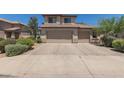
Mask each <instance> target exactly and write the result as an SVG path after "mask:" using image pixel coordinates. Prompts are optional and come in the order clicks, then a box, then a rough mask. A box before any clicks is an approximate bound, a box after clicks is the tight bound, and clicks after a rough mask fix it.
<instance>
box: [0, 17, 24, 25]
mask: <svg viewBox="0 0 124 93" xmlns="http://www.w3.org/2000/svg"><path fill="white" fill-rule="evenodd" d="M0 21H3V22H7V23H10V24H21V25H24V24H22V23H19V22H17V21H9V20H7V19H3V18H0Z"/></svg>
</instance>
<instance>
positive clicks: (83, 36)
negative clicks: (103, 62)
mask: <svg viewBox="0 0 124 93" xmlns="http://www.w3.org/2000/svg"><path fill="white" fill-rule="evenodd" d="M89 40H90V33H89V31H79V32H78V42H79V43H88V42H89Z"/></svg>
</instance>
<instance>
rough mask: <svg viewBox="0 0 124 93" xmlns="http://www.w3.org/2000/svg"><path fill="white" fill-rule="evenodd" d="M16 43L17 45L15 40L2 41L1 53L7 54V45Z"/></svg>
mask: <svg viewBox="0 0 124 93" xmlns="http://www.w3.org/2000/svg"><path fill="white" fill-rule="evenodd" d="M15 43H16V40H14V39H6V40H2V41H0V51H1V53H4V52H5V46H6V45H8V44H15Z"/></svg>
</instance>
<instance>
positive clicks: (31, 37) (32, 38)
mask: <svg viewBox="0 0 124 93" xmlns="http://www.w3.org/2000/svg"><path fill="white" fill-rule="evenodd" d="M26 39H31V40H33V41H35V40H36V39H35V38H34V37H33V36H30V37H27V38H26Z"/></svg>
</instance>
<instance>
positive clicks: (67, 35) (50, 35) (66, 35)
mask: <svg viewBox="0 0 124 93" xmlns="http://www.w3.org/2000/svg"><path fill="white" fill-rule="evenodd" d="M47 42H49V43H72V31H71V30H48V31H47Z"/></svg>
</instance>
